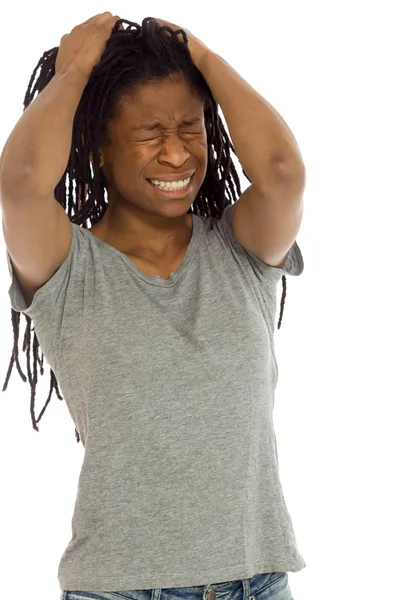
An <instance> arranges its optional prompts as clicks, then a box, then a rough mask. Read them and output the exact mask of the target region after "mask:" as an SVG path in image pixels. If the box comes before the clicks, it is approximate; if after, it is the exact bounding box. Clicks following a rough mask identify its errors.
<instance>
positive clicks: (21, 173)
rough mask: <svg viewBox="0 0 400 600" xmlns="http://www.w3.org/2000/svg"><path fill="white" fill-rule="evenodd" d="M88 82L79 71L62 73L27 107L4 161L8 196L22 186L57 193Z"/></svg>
mask: <svg viewBox="0 0 400 600" xmlns="http://www.w3.org/2000/svg"><path fill="white" fill-rule="evenodd" d="M87 81H88V79H87V78H85V77H84V76H83V75H82V74H80V73H79V72H77V71H73V70H63V71H60V72H58V73H56V74H55V76H54V77H53V79H52V80H51V81H50V82H49V83H48V85H47V86H46V87H45V89H44V90H43V91H42V92H40V93H39V95H38V96H37V97H36V98H35V100H34V101H33V102H32V103H31V104H30V105H29V106H28V107H27V108H26V110H25V111H24V113H23V115H22V116H21V118H20V119H19V121H18V122H17V124H16V125H15V127H14V129H13V130H12V132H11V134H10V136H9V137H8V139H7V141H6V144H5V146H4V149H3V153H2V155H1V158H0V184H1V188H2V191H3V192H4V193H8V194H12V191H13V189H15V188H18V187H19V186H20V185H21V184H23V185H24V186H25V185H26V186H29V189H31V190H32V192H35V194H36V195H39V196H40V195H43V196H48V195H49V194H50V193H53V192H54V188H55V187H56V185H57V184H58V182H59V181H60V179H61V177H62V176H63V174H64V172H65V169H66V167H67V164H68V158H69V155H70V151H71V142H72V127H73V121H74V117H75V113H76V110H77V108H78V105H79V102H80V99H81V97H82V94H83V91H84V89H85V87H86V84H87Z"/></svg>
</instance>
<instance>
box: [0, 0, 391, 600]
mask: <svg viewBox="0 0 400 600" xmlns="http://www.w3.org/2000/svg"><path fill="white" fill-rule="evenodd" d="M233 6H234V7H235V8H233ZM106 10H110V11H111V12H112V13H113V14H119V15H120V16H121V17H122V18H126V19H128V20H130V21H135V22H138V23H141V21H142V19H143V18H145V17H147V16H154V17H160V18H163V19H166V20H169V21H172V22H173V23H176V24H178V25H181V26H182V27H186V28H187V29H189V30H190V31H192V32H193V33H194V34H195V35H196V36H197V37H198V38H200V39H201V40H202V41H203V42H204V43H205V44H206V45H207V46H208V47H210V48H211V49H212V50H214V51H215V52H217V53H218V54H220V55H221V56H222V57H223V58H225V60H227V61H228V62H229V64H231V66H233V67H234V68H235V69H236V70H237V71H238V72H239V73H240V74H241V75H242V76H243V77H244V78H245V79H246V80H247V81H248V82H249V83H250V84H251V85H252V86H253V87H255V88H256V89H257V91H259V92H260V93H261V94H262V95H263V96H264V97H265V98H266V99H267V100H268V101H269V102H270V103H271V104H272V105H273V106H274V107H275V108H276V109H277V110H278V111H279V113H280V114H281V115H282V116H283V118H284V119H285V121H286V122H287V123H288V125H289V127H290V128H291V130H292V131H293V133H294V135H295V137H296V139H297V142H298V144H299V146H300V149H301V152H302V156H303V160H304V162H305V165H306V170H307V186H306V191H305V196H304V202H305V210H304V218H303V223H302V227H301V230H300V233H299V235H298V238H297V242H298V244H299V246H300V248H301V250H302V253H303V257H304V262H305V269H304V272H303V274H302V275H301V276H300V277H298V278H294V277H290V276H288V277H287V288H288V289H287V298H286V305H285V310H284V316H283V322H282V328H281V329H280V330H279V331H277V332H276V334H275V340H276V352H277V358H278V364H279V381H278V387H277V391H276V400H275V413H274V415H275V416H274V420H275V428H276V435H277V443H278V452H279V463H280V473H281V481H282V485H283V490H284V494H285V499H286V503H287V506H288V509H289V512H290V514H291V517H292V520H293V525H294V528H295V533H296V538H297V542H298V546H299V549H300V552H301V553H302V555H303V557H304V559H305V561H306V563H307V567H306V568H305V569H303V570H302V571H300V572H297V573H289V584H290V587H291V589H292V593H293V597H294V598H295V600H322V599H323V600H338V599H339V598H340V599H345V600H356V599H357V600H358V599H360V600H361V598H362V599H363V600H376V599H377V598H382V599H383V598H400V591H399V587H400V581H399V579H400V577H399V575H400V570H399V569H400V567H399V562H400V554H399V545H398V539H399V533H400V531H399V516H398V515H399V506H400V497H399V493H398V490H399V489H400V486H399V459H400V452H399V418H398V417H399V408H398V407H399V403H400V386H399V383H398V375H399V370H400V369H399V358H400V357H399V345H398V340H399V334H400V327H399V316H398V314H399V307H400V298H399V287H400V286H399V267H398V254H399V251H398V239H399V217H400V211H399V183H398V176H399V174H400V166H399V163H400V152H399V133H400V127H399V121H400V119H399V111H400V85H399V71H400V69H399V58H400V41H399V39H400V38H399V34H398V32H399V26H400V22H399V18H398V7H397V8H396V6H395V2H394V1H393V2H389V1H386V2H381V3H380V4H379V8H378V3H376V2H375V3H370V2H355V1H352V2H349V1H348V0H347V1H343V0H341V1H336V2H313V1H311V0H303V1H302V2H294V1H293V2H288V1H282V0H280V1H279V2H276V3H273V2H265V1H264V2H260V1H259V0H247V1H246V2H244V3H243V5H242V6H241V7H239V5H236V4H235V3H232V2H219V3H218V2H216V1H215V0H212V1H211V0H202V1H201V2H168V3H166V2H165V1H158V2H155V1H153V2H135V1H133V0H132V1H129V2H122V1H119V2H118V1H114V2H112V1H110V0H109V1H108V2H103V1H99V0H97V1H96V2H94V1H92V0H86V1H85V2H81V3H76V4H72V3H71V2H64V3H57V6H56V8H55V5H54V4H48V3H47V2H44V1H43V0H37V1H36V2H24V3H22V4H21V2H20V3H18V4H16V3H11V2H7V3H5V4H4V5H2V8H1V9H0V32H1V35H0V61H1V88H2V92H1V113H0V115H1V116H0V147H1V148H2V147H3V146H4V144H5V142H6V140H7V138H8V136H9V134H10V133H11V130H12V129H13V127H14V125H15V124H16V122H17V120H18V119H19V118H20V116H21V114H22V107H23V105H22V102H23V98H24V95H25V92H26V89H27V87H28V82H29V79H30V77H31V74H32V72H33V70H34V68H35V66H36V64H37V62H38V60H39V58H40V56H41V55H42V54H43V52H44V51H45V50H48V49H50V48H53V47H54V46H58V45H59V43H60V39H61V36H62V35H63V34H64V33H69V32H70V31H71V29H72V28H73V27H74V26H75V25H77V24H79V23H81V22H83V21H85V20H86V19H88V18H89V17H91V16H93V15H95V14H98V13H100V12H104V11H106ZM238 172H239V176H240V178H241V182H242V189H245V188H246V187H247V186H248V185H249V184H248V181H247V180H246V179H245V178H244V176H243V175H242V172H241V169H239V171H238ZM0 252H1V261H0V267H1V271H0V276H1V285H0V301H1V307H0V308H1V310H0V319H1V321H0V327H1V329H0V335H1V355H0V386H1V387H0V390H1V389H2V387H3V383H4V380H5V378H6V373H7V369H8V365H9V361H10V357H11V351H12V344H13V335H12V326H11V306H10V303H9V298H8V287H9V284H10V280H9V275H8V271H7V266H6V260H5V245H4V239H3V236H1V240H0ZM281 292H282V287H281V285H278V292H277V293H278V315H279V306H280V299H281ZM25 326H26V320H25V317H24V315H22V314H21V322H20V329H21V332H20V340H19V348H20V357H21V356H22V359H21V365H22V368H23V370H24V372H25V373H26V359H25V356H24V355H23V354H22V335H23V332H24V331H25ZM49 377H50V371H49V367H48V365H47V363H46V362H45V374H44V376H43V377H39V383H38V386H37V393H36V414H37V415H38V413H39V411H40V410H41V408H42V407H43V405H44V403H45V401H46V399H47V395H48V390H49V383H50V379H49ZM0 402H1V404H0V411H1V435H0V456H1V459H0V460H1V496H0V502H1V510H0V527H1V533H0V539H1V542H0V543H1V559H0V560H1V563H0V564H1V589H2V591H1V595H2V598H4V599H5V600H6V599H7V598H11V597H12V598H17V597H18V598H21V600H22V599H25V598H29V599H30V600H39V599H40V600H57V599H58V598H59V596H60V590H59V587H58V581H57V568H58V563H59V560H60V558H61V555H62V553H63V552H64V549H65V547H66V545H67V544H68V542H69V540H70V535H71V529H70V527H71V525H70V522H71V518H72V511H73V507H74V503H75V497H76V489H77V481H78V475H79V471H80V467H81V463H82V459H83V446H82V444H77V443H76V441H75V437H74V424H73V422H72V420H71V417H70V416H69V413H68V411H67V407H66V404H65V402H64V401H62V402H60V401H59V400H58V399H57V398H56V396H55V394H54V393H53V397H52V400H51V402H50V405H49V406H48V408H47V410H46V413H45V415H44V417H43V419H42V421H41V423H40V424H39V429H40V432H39V433H37V432H35V431H34V430H33V428H32V425H31V417H30V409H29V405H30V386H29V384H28V382H27V383H25V384H24V383H23V382H22V380H21V378H20V376H19V375H18V373H17V371H16V368H15V366H14V371H13V373H12V375H11V379H10V382H9V385H8V389H7V390H6V391H5V392H2V393H0ZM204 583H206V582H204ZM208 583H210V582H208Z"/></svg>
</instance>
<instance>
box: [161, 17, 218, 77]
mask: <svg viewBox="0 0 400 600" xmlns="http://www.w3.org/2000/svg"><path fill="white" fill-rule="evenodd" d="M153 19H154V20H155V21H157V23H159V24H160V25H161V27H163V26H164V25H168V27H171V29H172V30H173V31H176V30H177V29H184V31H185V33H186V35H187V38H188V47H189V52H190V55H191V57H192V60H193V62H194V64H195V65H196V67H198V66H199V64H201V62H202V60H203V58H204V57H205V56H206V55H207V54H208V53H209V52H210V49H209V48H208V47H207V46H206V45H205V44H203V42H201V41H200V40H199V39H198V38H197V37H196V36H195V35H193V33H191V32H190V31H189V30H188V29H186V28H184V27H179V25H175V23H171V22H170V21H165V20H164V19H159V18H158V17H153ZM166 33H169V32H168V31H166Z"/></svg>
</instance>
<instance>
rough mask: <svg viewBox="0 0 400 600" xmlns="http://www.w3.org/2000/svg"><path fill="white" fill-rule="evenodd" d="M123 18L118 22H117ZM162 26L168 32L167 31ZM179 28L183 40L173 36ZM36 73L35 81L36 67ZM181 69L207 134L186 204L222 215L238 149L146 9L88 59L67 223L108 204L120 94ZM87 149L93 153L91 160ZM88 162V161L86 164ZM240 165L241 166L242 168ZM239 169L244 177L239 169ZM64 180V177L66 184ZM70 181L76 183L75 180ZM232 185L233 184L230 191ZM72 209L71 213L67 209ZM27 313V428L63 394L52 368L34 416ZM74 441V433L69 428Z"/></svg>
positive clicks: (191, 69)
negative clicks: (108, 163)
mask: <svg viewBox="0 0 400 600" xmlns="http://www.w3.org/2000/svg"><path fill="white" fill-rule="evenodd" d="M122 23H127V24H128V26H127V27H125V28H121V29H119V26H120V24H122ZM167 32H168V33H167ZM179 34H182V36H183V42H182V41H181V40H179V39H178V35H179ZM58 50H59V48H58V47H55V48H52V49H51V50H48V51H46V52H44V54H43V56H42V57H41V58H40V60H39V62H38V64H37V66H36V68H35V70H34V71H33V74H32V76H31V79H30V81H29V85H28V89H27V92H26V94H25V99H24V110H25V109H26V108H27V107H28V106H29V104H30V103H31V102H32V101H33V99H34V97H35V94H36V93H38V94H39V93H40V92H41V91H42V90H43V89H44V88H45V87H46V85H47V84H48V83H49V82H50V80H51V79H52V77H54V75H55V63H56V58H57V54H58ZM39 68H40V69H41V70H40V74H39V76H38V78H37V81H36V83H35V84H34V83H33V82H34V80H35V77H36V75H37V72H38V70H39ZM176 76H178V77H179V76H183V77H184V79H185V81H186V82H187V84H188V85H189V87H190V88H191V89H192V90H194V91H196V92H197V93H198V94H199V96H200V98H201V99H203V101H204V117H205V126H206V130H207V142H208V166H207V171H206V175H205V178H204V181H203V184H202V186H201V188H200V190H199V192H198V194H197V196H196V199H195V201H194V203H193V205H192V206H191V208H190V209H189V210H188V213H190V214H193V213H195V214H197V215H199V216H205V217H210V216H212V217H217V218H220V217H221V216H222V212H223V210H224V208H225V207H226V206H228V204H233V203H234V202H236V201H237V200H238V198H239V196H240V194H241V188H240V181H239V178H238V175H237V172H236V169H235V166H234V164H233V161H232V157H231V155H230V150H232V151H233V152H234V154H235V155H236V156H237V154H236V152H235V149H234V147H233V145H232V143H231V141H230V139H229V136H228V134H227V132H226V130H225V128H224V125H223V122H222V120H221V118H220V116H219V115H218V105H217V103H216V101H215V99H214V97H213V95H212V92H211V90H210V88H209V86H208V85H207V82H206V81H205V79H204V78H203V76H202V74H201V72H200V71H199V70H198V69H197V67H196V66H195V65H194V63H193V61H192V58H191V55H190V51H189V49H188V40H187V36H186V33H185V31H184V30H183V29H179V30H178V31H176V32H174V31H173V30H172V28H170V27H168V26H163V27H161V26H160V25H159V23H157V21H156V20H155V19H153V18H152V17H147V18H146V19H144V20H143V22H142V25H141V26H140V25H139V24H138V23H134V22H130V21H127V20H125V19H120V20H118V21H117V22H116V23H115V26H114V27H113V30H112V32H111V35H110V38H109V40H108V42H107V44H106V47H105V50H104V52H103V55H102V57H101V60H100V62H99V63H98V64H97V65H96V66H95V67H94V69H93V71H92V73H91V76H90V78H89V80H88V83H87V85H86V87H85V90H84V92H83V95H82V98H81V100H80V103H79V105H78V108H77V111H76V114H75V117H74V122H73V131H72V144H71V151H70V155H69V160H68V165H67V168H66V170H65V173H64V175H63V177H62V179H61V180H60V182H59V183H58V184H57V186H56V188H55V192H54V195H55V198H56V200H57V202H59V203H60V204H61V205H62V207H63V208H64V209H65V210H66V211H67V214H68V216H69V218H70V221H71V222H72V223H75V224H77V225H79V226H81V227H84V228H87V221H88V220H89V221H90V223H91V226H93V225H95V224H96V223H97V222H98V221H100V220H101V219H102V217H103V216H104V213H105V211H106V209H107V202H106V201H105V191H107V182H106V180H105V178H104V175H103V173H102V171H101V169H100V154H99V151H98V147H99V145H101V141H102V140H103V139H105V136H106V127H107V122H108V120H109V119H112V118H113V117H115V116H116V115H118V114H119V110H120V102H121V101H122V100H123V98H124V97H125V96H127V95H129V93H131V92H132V91H134V90H135V89H136V88H137V87H138V86H140V85H142V84H147V83H151V82H155V81H160V80H165V79H167V78H171V77H176ZM91 156H92V157H93V160H91ZM92 162H93V164H92ZM242 170H243V169H242ZM243 173H244V175H245V176H246V178H247V179H248V181H250V179H249V178H248V177H247V175H246V173H245V171H244V170H243ZM67 180H68V184H67ZM74 184H75V188H74ZM234 186H236V193H235V189H234ZM72 211H73V212H74V215H72ZM282 280H283V293H282V299H281V312H280V317H279V322H278V329H279V328H280V326H281V321H282V315H283V307H284V303H285V297H286V277H285V275H283V276H282ZM20 316H21V313H20V312H18V311H15V310H14V309H11V322H12V327H13V331H14V345H13V350H12V356H11V361H10V365H9V368H8V371H7V376H6V380H5V383H4V387H3V391H5V390H6V389H7V386H8V381H9V379H10V375H11V371H12V369H13V365H14V362H15V363H16V367H17V370H18V372H19V374H20V376H21V378H22V380H23V381H24V382H25V381H26V376H25V375H24V373H23V372H22V369H21V366H20V364H19V359H18V339H19V321H20ZM24 316H25V318H26V321H27V326H26V329H25V335H24V341H23V347H22V351H23V352H25V353H26V356H27V370H28V378H29V383H30V386H31V403H30V412H31V419H32V425H33V429H35V430H36V431H39V428H38V426H37V423H39V421H40V420H41V418H42V416H43V414H44V412H45V410H46V408H47V405H48V404H49V402H50V399H51V396H52V392H53V389H54V390H55V392H56V394H57V397H58V398H59V400H63V398H62V396H61V395H60V391H59V388H58V382H57V380H56V377H55V374H54V372H53V370H52V369H50V391H49V395H48V397H47V400H46V403H45V405H44V407H43V409H42V410H41V412H40V414H39V416H38V418H37V419H36V417H35V394H36V384H37V365H38V364H39V366H40V374H41V375H43V373H44V370H43V352H42V355H41V358H39V341H38V338H37V336H36V333H35V332H34V329H33V328H32V329H33V332H34V335H33V360H34V364H33V376H32V371H31V366H30V348H31V321H32V320H31V318H30V317H29V316H27V315H24ZM75 437H76V440H77V442H78V443H79V441H80V436H79V433H78V431H77V430H76V429H75Z"/></svg>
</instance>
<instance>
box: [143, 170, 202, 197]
mask: <svg viewBox="0 0 400 600" xmlns="http://www.w3.org/2000/svg"><path fill="white" fill-rule="evenodd" d="M194 175H195V173H193V175H192V176H191V177H190V180H189V182H188V183H187V184H186V185H185V187H183V188H171V187H169V188H167V187H160V186H159V185H155V184H154V183H151V181H150V179H146V181H147V182H148V183H149V184H150V185H151V187H152V188H153V189H155V190H157V191H158V192H159V193H160V194H162V195H163V196H166V197H169V198H171V197H173V198H180V197H181V196H186V195H187V194H188V193H189V192H191V191H192V188H193V186H192V183H193V178H194Z"/></svg>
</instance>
